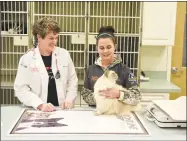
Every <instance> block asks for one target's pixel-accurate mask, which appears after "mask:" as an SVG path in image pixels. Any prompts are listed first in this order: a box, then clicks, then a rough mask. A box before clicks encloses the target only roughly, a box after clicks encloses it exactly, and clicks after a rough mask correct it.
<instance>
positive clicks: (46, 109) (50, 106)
mask: <svg viewBox="0 0 187 141" xmlns="http://www.w3.org/2000/svg"><path fill="white" fill-rule="evenodd" d="M37 109H38V110H40V111H42V112H52V111H56V108H55V106H53V104H51V103H44V104H40V105H39V106H38V107H37Z"/></svg>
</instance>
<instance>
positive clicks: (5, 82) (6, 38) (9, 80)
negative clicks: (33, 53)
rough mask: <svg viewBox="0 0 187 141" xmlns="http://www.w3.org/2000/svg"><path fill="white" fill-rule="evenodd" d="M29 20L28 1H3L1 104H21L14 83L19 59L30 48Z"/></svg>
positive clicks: (0, 74) (0, 76)
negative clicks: (16, 96) (15, 94)
mask: <svg viewBox="0 0 187 141" xmlns="http://www.w3.org/2000/svg"><path fill="white" fill-rule="evenodd" d="M27 21H28V3H27V2H18V1H2V2H1V52H0V54H1V55H0V60H1V68H0V69H1V73H0V80H1V85H0V86H1V87H0V97H1V98H0V99H1V104H19V101H18V100H17V98H15V97H14V91H13V83H14V80H15V76H16V72H17V67H18V62H19V59H20V57H21V56H22V55H23V54H24V53H25V52H26V51H27V49H28V28H27V27H28V22H27Z"/></svg>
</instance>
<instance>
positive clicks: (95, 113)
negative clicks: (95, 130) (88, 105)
mask: <svg viewBox="0 0 187 141" xmlns="http://www.w3.org/2000/svg"><path fill="white" fill-rule="evenodd" d="M93 113H94V116H99V115H101V114H102V113H101V112H100V111H94V112H93Z"/></svg>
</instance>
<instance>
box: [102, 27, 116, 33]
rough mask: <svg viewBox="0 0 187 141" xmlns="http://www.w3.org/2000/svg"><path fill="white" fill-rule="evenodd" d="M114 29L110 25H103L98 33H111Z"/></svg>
mask: <svg viewBox="0 0 187 141" xmlns="http://www.w3.org/2000/svg"><path fill="white" fill-rule="evenodd" d="M114 32H115V30H114V28H113V27H112V26H105V27H104V26H103V27H101V28H100V29H99V34H100V33H111V34H114Z"/></svg>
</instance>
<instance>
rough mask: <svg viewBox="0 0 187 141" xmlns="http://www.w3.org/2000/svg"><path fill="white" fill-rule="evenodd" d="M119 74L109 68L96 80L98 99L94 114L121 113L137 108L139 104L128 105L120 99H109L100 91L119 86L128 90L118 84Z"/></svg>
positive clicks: (95, 91)
mask: <svg viewBox="0 0 187 141" xmlns="http://www.w3.org/2000/svg"><path fill="white" fill-rule="evenodd" d="M117 79H118V75H117V74H116V73H115V72H114V71H110V70H107V71H105V73H104V74H103V75H102V76H101V77H100V78H99V79H98V80H97V81H96V83H95V85H94V98H95V100H96V111H95V112H94V115H102V114H106V115H112V114H115V115H121V114H125V113H128V112H131V111H134V110H137V108H138V105H136V106H133V105H128V104H125V103H122V102H121V101H119V100H118V99H116V98H115V99H109V98H105V97H104V96H103V95H102V94H100V93H99V91H100V90H104V89H107V88H117V89H119V90H124V91H126V89H125V88H123V87H122V86H120V85H118V84H116V80H117Z"/></svg>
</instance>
